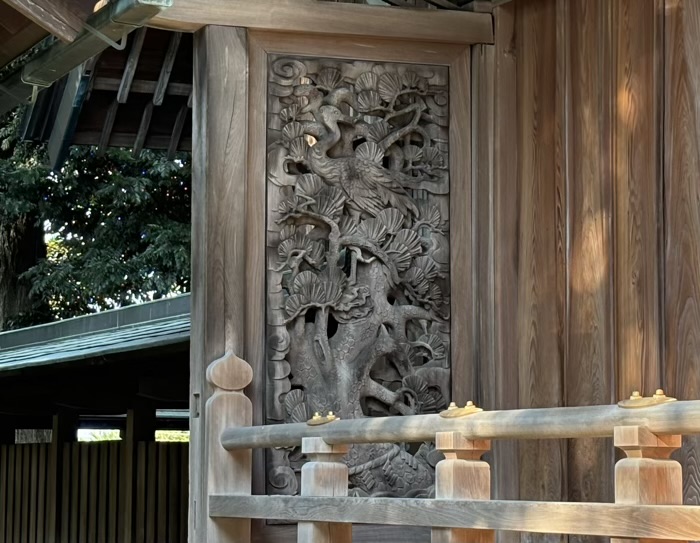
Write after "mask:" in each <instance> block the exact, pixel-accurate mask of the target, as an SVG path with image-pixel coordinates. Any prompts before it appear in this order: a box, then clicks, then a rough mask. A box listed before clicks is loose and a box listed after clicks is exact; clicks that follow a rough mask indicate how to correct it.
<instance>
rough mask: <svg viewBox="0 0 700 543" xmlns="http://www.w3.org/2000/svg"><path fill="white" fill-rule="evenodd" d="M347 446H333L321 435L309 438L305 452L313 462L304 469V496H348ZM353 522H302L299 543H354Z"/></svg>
mask: <svg viewBox="0 0 700 543" xmlns="http://www.w3.org/2000/svg"><path fill="white" fill-rule="evenodd" d="M348 448H349V447H348V446H347V445H329V444H328V443H326V442H325V441H324V440H323V439H322V438H320V437H305V438H303V439H302V441H301V452H302V453H304V454H305V455H306V456H307V458H308V459H309V462H307V463H306V464H304V466H303V467H302V468H301V495H302V496H347V495H348V467H347V466H346V465H345V464H343V463H342V462H341V458H342V457H343V456H344V455H345V454H347V452H348ZM351 541H352V524H346V523H342V524H341V523H336V522H300V523H299V526H298V537H297V543H350V542H351Z"/></svg>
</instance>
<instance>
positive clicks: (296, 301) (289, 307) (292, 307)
mask: <svg viewBox="0 0 700 543" xmlns="http://www.w3.org/2000/svg"><path fill="white" fill-rule="evenodd" d="M307 306H308V300H306V299H305V298H304V297H303V296H302V295H301V294H292V295H291V296H289V297H288V298H287V300H286V301H285V303H284V310H285V311H286V312H287V315H288V316H289V318H294V317H297V316H299V315H300V314H301V313H302V312H303V311H304V310H305V309H306V308H307Z"/></svg>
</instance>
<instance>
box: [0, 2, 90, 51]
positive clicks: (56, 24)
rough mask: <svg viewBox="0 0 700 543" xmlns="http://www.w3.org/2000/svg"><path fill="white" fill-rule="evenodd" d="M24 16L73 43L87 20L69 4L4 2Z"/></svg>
mask: <svg viewBox="0 0 700 543" xmlns="http://www.w3.org/2000/svg"><path fill="white" fill-rule="evenodd" d="M4 2H5V3H6V4H8V5H10V6H12V7H13V8H14V9H16V10H17V11H19V12H20V13H21V14H22V15H24V16H25V17H27V18H28V19H31V20H32V21H34V22H35V23H36V24H38V25H39V26H40V27H42V28H44V29H45V30H47V31H48V32H50V33H51V34H53V35H55V36H57V37H58V38H60V39H61V40H63V41H66V42H71V41H73V40H74V39H75V38H76V37H77V36H78V34H79V33H80V31H81V30H82V29H83V24H84V23H85V20H84V19H82V18H81V17H80V16H78V15H77V14H76V13H75V12H74V11H73V10H72V9H71V5H70V4H69V3H68V2H60V1H56V0H4Z"/></svg>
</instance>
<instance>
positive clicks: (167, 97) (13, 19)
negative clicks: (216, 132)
mask: <svg viewBox="0 0 700 543" xmlns="http://www.w3.org/2000/svg"><path fill="white" fill-rule="evenodd" d="M4 1H5V2H8V3H12V2H14V1H16V0H4ZM74 1H76V2H84V1H86V0H74ZM327 1H337V0H327ZM251 2H254V0H251ZM347 3H354V4H365V3H366V4H376V5H390V6H395V7H396V8H397V9H400V8H406V7H410V8H426V9H455V10H471V9H475V8H478V9H480V8H479V5H485V4H489V3H490V2H485V1H484V0H471V1H470V0H349V1H347ZM46 35H47V33H46V31H45V30H43V29H42V28H40V27H39V26H38V25H37V24H35V23H34V22H32V21H30V20H29V19H27V18H26V17H24V16H23V15H21V14H20V13H19V12H17V11H15V10H14V9H12V8H11V7H10V6H9V5H7V4H4V3H2V2H0V66H3V65H5V64H6V63H8V62H9V61H10V60H12V59H13V58H15V57H17V56H18V55H21V54H22V53H23V52H24V51H26V50H27V49H28V48H29V47H31V46H32V45H33V44H35V43H36V42H37V41H39V40H41V39H42V38H43V37H45V36H46ZM192 49H193V48H192V35H191V34H187V33H184V34H183V33H177V32H168V31H165V30H158V29H152V28H149V29H146V28H143V29H140V30H138V29H137V30H135V31H133V32H132V33H131V34H130V35H129V39H128V44H127V47H126V48H125V49H124V50H121V51H119V50H116V49H113V48H109V49H106V50H105V51H103V52H102V53H101V54H99V55H97V56H96V57H95V58H93V59H92V60H90V61H87V62H85V63H84V64H82V65H81V66H80V67H78V68H76V69H75V70H74V71H73V72H72V73H71V74H69V75H67V76H66V77H64V78H63V79H62V80H60V81H58V82H56V83H55V84H54V85H52V86H51V87H50V88H49V89H47V90H45V91H42V92H41V93H39V99H38V100H37V102H36V104H35V105H34V106H33V107H31V108H30V110H29V115H28V116H27V118H26V119H25V126H26V131H25V138H26V139H31V140H35V141H44V142H46V141H48V142H49V152H50V155H51V162H52V166H53V167H57V166H59V165H60V164H61V163H62V161H63V160H64V158H65V156H66V153H67V150H68V147H69V145H71V144H88V145H97V146H99V147H100V148H102V149H104V148H106V147H108V146H114V147H130V148H134V149H135V153H136V154H138V153H139V152H140V150H141V149H143V148H151V149H163V150H167V151H168V154H169V155H170V156H174V154H175V153H176V152H177V151H188V150H190V149H191V147H192V120H191V118H192V115H191V103H192V100H191V93H192ZM0 83H1V82H0ZM0 98H2V97H0ZM5 99H7V96H6V97H5Z"/></svg>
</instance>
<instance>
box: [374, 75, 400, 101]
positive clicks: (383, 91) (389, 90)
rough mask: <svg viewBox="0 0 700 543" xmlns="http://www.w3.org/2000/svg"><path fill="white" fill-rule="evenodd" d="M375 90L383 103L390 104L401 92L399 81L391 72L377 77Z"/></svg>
mask: <svg viewBox="0 0 700 543" xmlns="http://www.w3.org/2000/svg"><path fill="white" fill-rule="evenodd" d="M377 90H378V91H379V96H381V97H382V99H383V100H384V101H385V102H391V101H392V100H393V99H394V98H396V97H397V96H398V94H399V93H400V92H401V79H399V76H398V75H396V74H395V73H393V72H384V73H383V74H382V75H381V76H380V77H379V84H378V85H377Z"/></svg>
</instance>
